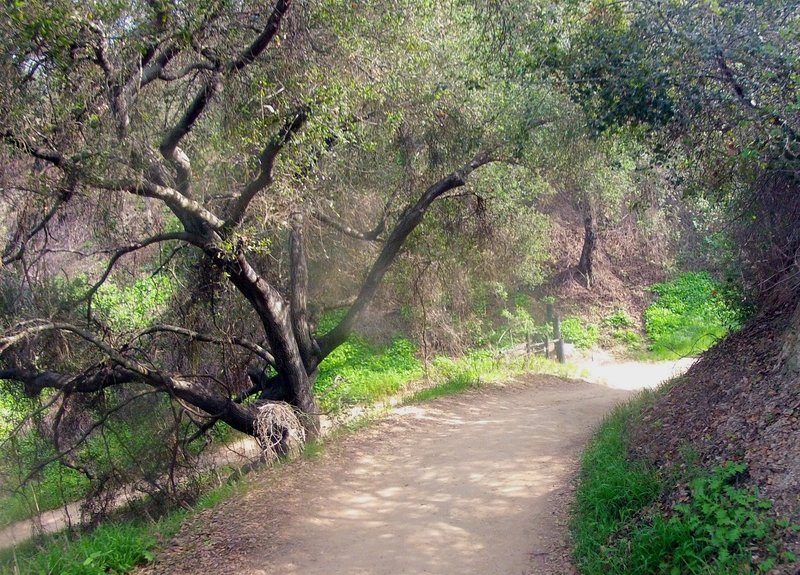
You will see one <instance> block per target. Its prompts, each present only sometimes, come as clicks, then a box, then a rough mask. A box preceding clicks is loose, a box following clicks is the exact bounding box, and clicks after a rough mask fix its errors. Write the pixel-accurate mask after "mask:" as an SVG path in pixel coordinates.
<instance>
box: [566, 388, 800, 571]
mask: <svg viewBox="0 0 800 575" xmlns="http://www.w3.org/2000/svg"><path fill="white" fill-rule="evenodd" d="M647 400H648V398H647V396H645V397H642V398H639V399H638V400H637V401H634V402H631V403H628V404H626V405H623V406H621V407H619V408H618V409H617V410H616V411H615V412H614V413H613V414H612V415H610V416H609V417H608V418H607V419H606V420H605V422H604V423H603V424H602V426H601V427H600V429H599V431H598V432H597V434H596V435H595V437H594V438H593V439H592V441H591V442H590V443H589V445H588V446H587V448H586V450H585V453H584V456H583V462H582V468H581V473H580V478H579V485H578V490H577V493H576V500H575V505H574V508H573V519H572V531H573V537H574V543H575V559H576V564H577V566H578V569H579V570H580V572H581V573H582V574H583V575H600V574H603V575H606V574H610V575H639V574H642V573H649V574H654V575H734V574H743V573H766V572H768V571H769V570H770V569H772V568H773V567H774V566H775V565H777V564H779V563H790V562H793V561H795V560H796V558H795V557H794V556H793V555H792V554H791V553H789V552H786V551H783V550H782V549H781V547H780V540H781V537H782V535H783V534H784V533H785V532H786V531H787V530H797V529H798V528H800V527H798V526H790V525H789V524H788V523H787V522H785V521H782V520H780V519H776V518H775V517H774V516H773V515H772V514H771V513H770V507H771V504H770V502H769V501H766V500H764V499H762V498H761V497H759V495H758V492H757V491H756V490H755V489H752V488H749V487H746V486H745V485H743V479H744V478H745V477H746V472H747V466H746V464H744V463H741V462H724V463H722V464H721V465H718V466H716V467H713V468H703V467H702V466H700V465H685V466H682V467H681V466H679V465H676V466H674V469H675V471H674V472H671V473H669V474H666V473H659V471H658V470H657V469H655V468H654V467H652V466H651V465H649V464H648V463H646V462H644V461H641V460H638V459H636V458H635V457H633V456H632V455H631V453H630V450H629V437H628V432H627V430H628V427H629V424H630V422H631V421H632V420H633V419H634V418H636V417H637V416H638V413H639V412H640V410H641V407H642V405H643V403H644V402H645V401H647ZM682 484H685V485H687V486H688V489H687V493H686V495H685V496H682V497H679V498H678V499H679V501H678V502H677V503H674V504H672V505H667V504H665V503H663V501H664V500H665V496H666V495H667V494H669V493H671V492H673V490H675V488H676V486H678V485H682Z"/></svg>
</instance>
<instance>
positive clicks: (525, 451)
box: [147, 376, 629, 575]
mask: <svg viewBox="0 0 800 575" xmlns="http://www.w3.org/2000/svg"><path fill="white" fill-rule="evenodd" d="M628 394H629V392H627V391H622V390H615V389H611V388H609V387H606V386H601V385H595V384H590V383H584V382H578V381H571V380H563V379H559V378H554V377H547V376H528V377H527V378H525V380H524V381H522V382H516V383H512V384H509V385H507V386H504V387H490V388H486V389H482V390H480V391H475V392H471V393H467V394H464V395H461V396H454V397H449V398H444V399H440V400H437V401H434V402H431V403H427V404H424V405H418V406H406V407H403V408H399V409H397V410H395V411H394V412H393V413H392V414H391V415H390V416H389V417H388V418H387V419H385V420H383V421H381V422H379V423H377V424H374V425H372V426H369V427H368V428H366V429H362V430H361V431H360V432H358V433H355V434H353V435H351V436H349V437H346V438H344V439H342V440H341V441H338V442H334V443H333V445H332V446H330V447H328V448H327V450H326V452H325V454H324V455H323V456H321V457H320V458H318V459H316V460H312V461H298V462H295V463H293V464H291V465H288V466H286V467H284V468H281V469H276V470H268V471H266V472H263V473H261V474H259V475H258V476H257V477H256V478H254V481H252V482H251V487H250V489H249V491H248V493H247V494H246V495H244V496H243V497H242V498H238V499H237V498H234V499H231V500H228V501H226V502H224V503H223V504H221V505H219V506H217V507H216V508H214V509H211V510H208V511H206V512H203V513H201V514H200V515H198V516H197V517H196V518H195V519H194V520H193V521H191V522H190V523H189V524H188V525H186V526H185V527H184V529H183V530H182V532H181V533H180V534H179V535H178V537H177V538H176V539H175V540H174V541H173V542H172V546H171V547H170V548H169V549H168V550H167V551H166V552H164V553H162V554H161V555H160V556H159V557H158V559H157V562H156V563H155V564H154V565H152V566H150V567H149V568H148V569H147V572H148V573H171V574H172V573H175V574H178V573H185V574H195V573H220V574H224V573H237V574H248V575H273V574H274V575H278V574H281V575H400V574H403V575H407V574H418V573H432V574H439V575H450V574H452V575H456V574H458V575H468V574H476V575H477V574H481V575H485V574H487V573H492V574H497V575H505V574H514V575H517V574H537V575H538V574H547V573H552V574H556V573H557V574H559V575H564V574H565V573H570V568H569V565H568V562H567V560H566V559H565V557H566V550H565V547H564V535H565V525H564V524H565V522H566V511H565V509H566V502H567V500H568V499H569V485H570V483H571V482H570V478H571V476H572V472H573V471H574V469H575V464H576V460H577V457H578V454H579V453H580V450H581V448H582V446H583V445H584V443H585V441H586V439H587V438H588V436H589V435H590V433H591V431H592V430H593V429H594V427H595V426H596V425H597V423H598V421H599V420H600V419H601V418H602V417H603V415H605V414H606V413H607V412H608V411H609V409H611V407H612V406H613V405H614V404H615V403H617V402H619V401H620V400H622V399H624V398H625V397H627V396H628ZM253 483H261V485H253Z"/></svg>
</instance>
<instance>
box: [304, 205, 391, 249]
mask: <svg viewBox="0 0 800 575" xmlns="http://www.w3.org/2000/svg"><path fill="white" fill-rule="evenodd" d="M311 215H312V216H314V217H315V218H316V219H318V220H319V221H321V222H322V223H324V224H327V225H329V226H331V227H332V228H333V229H335V230H337V231H339V232H341V233H343V234H344V235H346V236H350V237H351V238H355V239H357V240H363V241H366V242H374V241H377V239H378V237H379V236H380V235H381V234H382V233H383V232H384V231H386V218H382V219H381V221H380V222H378V225H377V226H375V228H374V229H372V230H370V231H368V232H360V231H358V230H355V229H353V228H351V227H350V226H348V225H347V224H345V223H344V222H343V221H341V220H339V219H338V218H334V217H332V216H329V215H327V214H324V213H322V212H321V211H318V210H314V211H313V212H311Z"/></svg>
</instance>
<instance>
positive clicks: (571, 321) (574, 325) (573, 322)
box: [561, 317, 600, 349]
mask: <svg viewBox="0 0 800 575" xmlns="http://www.w3.org/2000/svg"><path fill="white" fill-rule="evenodd" d="M561 335H562V336H563V338H564V341H566V342H567V343H573V344H575V347H578V348H581V349H588V348H591V347H594V346H595V345H597V342H598V341H599V340H600V328H599V327H598V326H597V325H596V324H593V323H588V322H584V321H583V320H582V319H580V318H578V317H565V318H564V319H563V320H561Z"/></svg>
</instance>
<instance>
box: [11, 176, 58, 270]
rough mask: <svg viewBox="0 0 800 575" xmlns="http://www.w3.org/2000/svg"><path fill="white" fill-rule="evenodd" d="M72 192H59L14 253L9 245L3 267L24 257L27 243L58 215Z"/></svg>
mask: <svg viewBox="0 0 800 575" xmlns="http://www.w3.org/2000/svg"><path fill="white" fill-rule="evenodd" d="M73 191H74V187H73V188H71V189H67V190H61V192H60V193H59V194H58V198H57V199H56V202H55V203H54V204H53V206H52V207H51V208H50V209H49V210H48V211H47V213H46V214H45V215H44V217H42V219H41V220H40V221H39V223H38V224H36V226H34V228H33V229H32V230H31V231H29V232H28V233H27V234H25V237H24V238H23V239H22V240H20V242H19V247H18V248H17V250H16V251H15V252H13V253H12V251H13V250H12V246H10V245H9V246H8V247H7V248H6V251H5V252H4V253H3V258H2V260H1V261H2V263H3V265H5V266H7V265H11V264H12V263H13V262H16V261H19V260H20V259H22V256H23V255H25V250H26V249H27V247H28V242H30V241H31V240H32V239H33V238H34V237H35V236H36V234H38V233H39V232H41V231H42V230H43V229H44V228H45V227H46V226H47V224H48V223H50V220H52V219H53V217H54V216H55V215H56V213H58V210H59V209H60V208H61V206H63V205H64V204H65V203H67V202H68V201H69V200H70V198H71V197H72V194H73ZM15 243H16V242H15Z"/></svg>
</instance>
